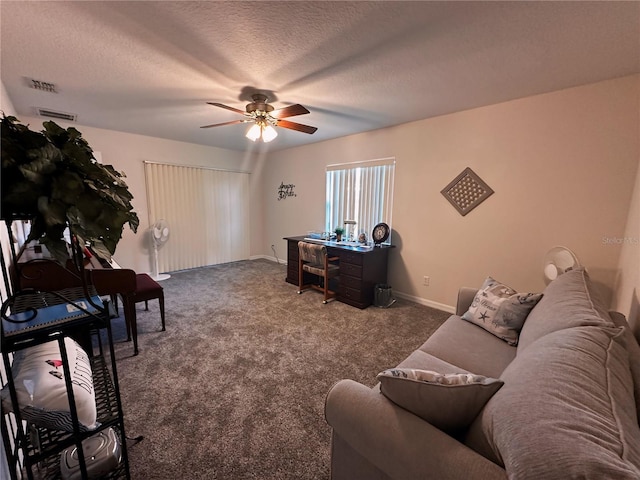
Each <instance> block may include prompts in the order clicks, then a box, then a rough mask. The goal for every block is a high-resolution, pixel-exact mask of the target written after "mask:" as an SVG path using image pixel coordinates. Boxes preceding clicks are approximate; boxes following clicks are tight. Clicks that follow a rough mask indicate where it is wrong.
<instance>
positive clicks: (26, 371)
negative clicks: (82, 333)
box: [2, 338, 97, 431]
mask: <svg viewBox="0 0 640 480" xmlns="http://www.w3.org/2000/svg"><path fill="white" fill-rule="evenodd" d="M64 342H65V348H66V350H67V358H68V364H69V370H70V372H71V382H72V385H73V395H74V398H75V404H76V410H77V414H78V420H79V421H80V430H82V431H86V430H91V429H94V428H96V427H97V423H96V413H97V412H96V400H95V392H94V390H93V376H92V372H91V364H90V362H89V357H88V356H87V354H86V353H85V351H84V350H83V349H82V348H81V347H80V345H78V344H77V343H76V342H75V341H73V340H72V339H70V338H65V339H64ZM11 371H12V372H13V380H14V385H15V388H16V394H17V397H18V403H19V404H20V412H21V414H22V417H23V419H24V420H28V421H29V422H31V423H33V424H34V425H37V426H40V427H44V428H48V429H53V430H64V431H73V422H72V419H71V413H70V410H69V398H68V397H67V388H66V384H65V379H64V372H63V366H62V357H61V354H60V347H59V345H58V341H57V340H53V341H50V342H47V343H43V344H40V345H36V346H33V347H29V348H26V349H24V350H20V351H18V352H17V353H16V354H15V356H14V358H13V365H12V366H11ZM2 406H3V408H6V409H7V410H9V411H11V410H12V404H11V398H10V393H9V387H8V385H5V387H4V388H3V389H2Z"/></svg>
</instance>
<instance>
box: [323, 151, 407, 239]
mask: <svg viewBox="0 0 640 480" xmlns="http://www.w3.org/2000/svg"><path fill="white" fill-rule="evenodd" d="M394 172H395V159H393V158H384V159H381V160H372V161H368V162H357V163H348V164H337V165H329V166H327V179H326V186H327V203H326V222H325V228H326V230H327V231H333V230H335V228H336V227H343V226H344V222H345V220H354V221H355V222H356V225H355V232H352V233H354V234H355V236H356V239H357V234H358V233H361V232H364V233H366V235H367V239H369V240H370V237H371V231H372V230H373V227H374V226H375V225H376V224H378V223H380V222H385V223H387V224H388V225H389V227H391V213H392V209H393V177H394ZM387 241H388V242H390V241H391V239H388V240H387Z"/></svg>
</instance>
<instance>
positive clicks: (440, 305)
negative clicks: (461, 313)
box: [393, 291, 456, 313]
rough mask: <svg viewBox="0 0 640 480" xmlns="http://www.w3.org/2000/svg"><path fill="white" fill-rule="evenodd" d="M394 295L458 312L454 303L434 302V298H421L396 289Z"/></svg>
mask: <svg viewBox="0 0 640 480" xmlns="http://www.w3.org/2000/svg"><path fill="white" fill-rule="evenodd" d="M393 295H394V296H396V297H398V298H402V299H403V300H409V301H410V302H414V303H419V304H420V305H425V306H427V307H431V308H435V309H437V310H442V311H443V312H448V313H456V308H455V307H454V306H452V305H445V304H444V303H439V302H434V301H433V300H427V299H426V298H420V297H416V296H414V295H409V294H407V293H402V292H396V291H394V292H393Z"/></svg>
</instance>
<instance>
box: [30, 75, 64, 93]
mask: <svg viewBox="0 0 640 480" xmlns="http://www.w3.org/2000/svg"><path fill="white" fill-rule="evenodd" d="M26 80H27V82H28V84H29V86H30V87H31V88H35V89H36V90H42V91H43V92H50V93H58V91H57V90H56V85H55V83H51V82H43V81H42V80H36V79H34V78H27V79H26Z"/></svg>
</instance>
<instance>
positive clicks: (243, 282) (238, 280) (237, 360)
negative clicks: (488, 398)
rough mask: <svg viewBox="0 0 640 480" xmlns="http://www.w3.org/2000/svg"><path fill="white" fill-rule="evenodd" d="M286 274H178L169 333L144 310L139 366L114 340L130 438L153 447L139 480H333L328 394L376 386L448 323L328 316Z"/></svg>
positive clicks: (336, 307)
mask: <svg viewBox="0 0 640 480" xmlns="http://www.w3.org/2000/svg"><path fill="white" fill-rule="evenodd" d="M285 270H286V267H285V266H283V265H278V264H276V263H273V262H270V261H267V260H255V261H242V262H236V263H231V264H224V265H218V266H214V267H207V268H201V269H195V270H190V271H185V272H179V273H175V274H174V275H173V276H172V277H171V278H170V279H168V280H166V281H163V282H162V285H163V287H164V290H165V302H166V315H167V331H166V332H161V331H160V314H159V309H158V306H157V304H158V302H157V301H152V302H150V304H149V308H150V310H149V311H148V312H146V311H145V310H144V304H138V309H137V314H138V332H139V333H138V340H139V346H140V354H139V355H138V356H137V357H133V356H132V354H133V347H132V344H131V343H130V342H125V341H122V340H123V339H122V338H120V339H119V338H118V335H116V341H117V343H116V357H117V365H118V374H119V379H120V390H121V394H122V401H123V406H124V412H125V425H126V428H127V435H128V436H137V435H144V437H145V439H144V440H143V441H142V442H141V443H139V444H137V445H135V446H133V447H131V448H130V450H129V458H130V464H131V474H132V478H133V479H145V480H146V479H167V480H169V479H170V480H176V479H182V478H190V479H234V480H235V479H253V478H259V479H296V480H301V479H302V480H304V479H314V480H315V479H326V478H328V477H329V454H330V451H329V448H330V438H331V431H330V428H329V426H328V425H327V424H326V422H325V420H324V399H325V396H326V394H327V392H328V391H329V389H330V388H331V386H332V385H333V384H334V383H335V382H337V381H338V380H340V379H342V378H351V379H354V380H357V381H359V382H362V383H364V384H366V385H369V386H373V385H374V384H375V383H376V382H375V376H376V374H377V373H378V372H379V371H381V370H383V369H385V368H387V367H390V366H395V365H396V364H397V363H398V362H399V361H400V360H402V359H403V358H405V357H406V356H407V355H408V354H409V353H410V352H411V351H413V350H414V349H415V348H417V347H418V346H420V345H421V344H422V343H423V342H424V341H425V340H426V339H427V337H429V335H431V333H432V332H433V331H434V330H435V329H436V328H437V327H438V326H439V325H440V324H441V323H442V322H443V321H444V320H445V319H446V318H447V317H448V315H449V314H447V313H445V312H442V311H439V310H434V309H431V308H428V307H425V306H422V305H418V304H414V303H410V302H404V301H400V300H399V301H398V302H397V303H396V304H395V305H393V306H392V307H391V308H389V309H380V308H376V307H369V308H367V309H366V310H359V309H357V308H353V307H350V306H348V305H345V304H342V303H339V302H331V303H329V304H328V305H323V304H322V302H321V300H322V296H321V294H320V293H318V292H314V291H308V292H305V293H304V294H302V295H298V294H296V291H297V289H296V287H295V286H293V285H290V284H288V283H286V282H285V281H284V278H285V276H286V271H285ZM119 322H121V320H119V319H116V320H114V331H116V333H117V332H122V329H121V328H120V327H119V326H118V323H119ZM120 336H121V333H120Z"/></svg>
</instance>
